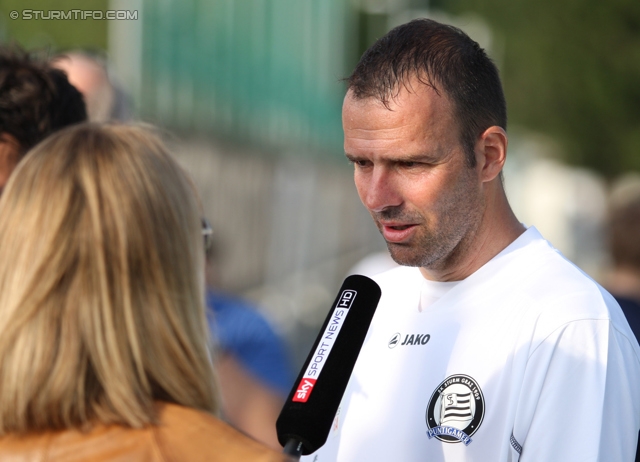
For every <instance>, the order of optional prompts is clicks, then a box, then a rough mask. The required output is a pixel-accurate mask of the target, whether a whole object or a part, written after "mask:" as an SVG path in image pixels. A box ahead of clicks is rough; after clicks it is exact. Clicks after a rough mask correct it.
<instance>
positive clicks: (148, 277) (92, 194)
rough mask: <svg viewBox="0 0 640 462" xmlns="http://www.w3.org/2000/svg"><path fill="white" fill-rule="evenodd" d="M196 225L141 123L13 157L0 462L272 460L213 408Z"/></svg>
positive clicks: (84, 128) (3, 264)
mask: <svg viewBox="0 0 640 462" xmlns="http://www.w3.org/2000/svg"><path fill="white" fill-rule="evenodd" d="M201 224H202V221H201V215H200V209H199V205H198V200H197V198H196V196H195V194H194V190H193V187H192V185H191V183H190V181H189V179H188V178H187V176H186V175H185V174H184V173H183V171H182V170H181V169H180V168H179V167H178V165H177V164H176V163H175V161H174V160H173V159H172V158H171V156H170V155H169V154H168V153H167V151H166V149H165V147H164V146H163V144H162V142H161V141H160V140H159V139H158V137H157V136H155V135H154V134H152V133H151V132H150V131H148V130H147V129H144V128H141V127H128V126H117V125H106V126H100V125H91V124H85V125H80V126H76V127H74V128H71V129H67V130H65V131H62V132H59V133H57V134H55V135H53V136H52V137H50V138H48V139H47V140H45V141H44V142H42V143H41V144H39V145H38V146H37V147H35V148H34V149H33V150H32V151H31V152H30V153H29V154H28V155H27V157H26V158H25V160H24V161H23V162H22V163H21V164H20V166H19V167H18V169H17V170H16V172H15V174H14V175H13V176H12V178H11V180H10V181H9V183H8V185H7V188H6V189H5V191H4V194H3V195H2V198H1V199H0V255H1V256H2V257H1V260H0V460H4V459H5V458H10V459H11V460H12V461H20V460H53V461H72V460H73V461H79V460H92V461H110V460H132V461H137V460H145V461H156V460H157V461H160V460H162V461H183V460H184V461H199V460H202V461H280V460H283V456H281V455H280V454H279V453H277V452H274V451H271V450H269V449H266V448H264V447H263V446H261V445H259V444H258V443H255V442H254V441H252V440H250V439H248V438H247V437H245V436H243V435H241V434H240V433H238V432H236V431H235V430H233V429H232V428H230V427H228V426H227V425H226V424H224V423H222V422H221V421H220V420H218V419H217V418H216V417H215V415H216V413H217V411H218V405H219V403H218V398H217V388H216V377H215V374H214V371H213V369H212V366H211V359H210V356H209V351H208V346H207V345H208V338H207V331H206V322H205V317H204V316H205V315H204V308H203V294H204V287H203V284H204V275H203V271H204V248H203V234H202V229H201V226H202V225H201Z"/></svg>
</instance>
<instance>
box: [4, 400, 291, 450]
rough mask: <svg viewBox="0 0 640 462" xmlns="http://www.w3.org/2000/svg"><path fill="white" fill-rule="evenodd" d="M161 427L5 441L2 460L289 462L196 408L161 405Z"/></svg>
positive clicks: (8, 438)
mask: <svg viewBox="0 0 640 462" xmlns="http://www.w3.org/2000/svg"><path fill="white" fill-rule="evenodd" d="M159 410H160V422H161V423H160V425H157V426H150V427H147V428H143V429H131V428H124V427H120V426H115V425H112V426H108V427H107V426H102V425H100V426H97V427H95V428H94V429H93V430H91V431H90V432H89V433H81V432H79V431H75V430H67V431H60V432H45V433H39V434H34V435H27V436H22V437H20V436H14V435H10V436H6V437H4V438H0V461H11V462H27V461H28V462H36V461H37V462H40V461H43V462H44V461H47V462H54V461H55V462H57V461H60V462H77V461H78V462H79V461H93V462H107V461H109V462H115V461H118V462H125V461H136V462H138V461H149V462H156V461H158V462H160V461H162V462H181V461H186V462H190V461H194V462H199V461H202V462H205V461H206V462H236V461H247V462H254V461H255V462H284V461H286V460H287V459H286V458H285V457H284V456H283V455H282V454H280V453H278V452H276V451H273V450H271V449H268V448H266V447H265V446H262V445H261V444H260V443H257V442H255V441H253V440H251V439H249V438H248V437H246V436H244V435H242V434H241V433H239V432H237V431H236V430H234V429H233V428H231V427H230V426H228V425H227V424H225V423H224V422H222V421H220V420H218V419H217V418H215V417H213V416H211V415H209V414H207V413H204V412H200V411H197V410H194V409H190V408H186V407H182V406H177V405H174V404H167V403H161V404H159Z"/></svg>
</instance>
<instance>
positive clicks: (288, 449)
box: [282, 438, 302, 460]
mask: <svg viewBox="0 0 640 462" xmlns="http://www.w3.org/2000/svg"><path fill="white" fill-rule="evenodd" d="M282 452H283V453H284V454H286V455H288V456H291V458H292V460H300V456H301V455H302V443H301V442H300V441H298V440H296V439H295V438H290V439H289V440H288V441H287V444H285V445H284V449H283V450H282Z"/></svg>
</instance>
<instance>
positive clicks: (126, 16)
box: [9, 10, 138, 21]
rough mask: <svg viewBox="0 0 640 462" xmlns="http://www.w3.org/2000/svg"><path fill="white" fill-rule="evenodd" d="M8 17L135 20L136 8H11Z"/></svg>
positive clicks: (41, 19) (49, 19)
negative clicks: (17, 9) (18, 9)
mask: <svg viewBox="0 0 640 462" xmlns="http://www.w3.org/2000/svg"><path fill="white" fill-rule="evenodd" d="M9 17H10V18H11V19H14V20H15V19H22V20H24V21H31V20H39V21H69V20H79V21H87V20H94V21H104V20H107V21H136V20H137V19H138V10H107V11H102V10H21V11H16V10H13V11H12V12H11V13H9Z"/></svg>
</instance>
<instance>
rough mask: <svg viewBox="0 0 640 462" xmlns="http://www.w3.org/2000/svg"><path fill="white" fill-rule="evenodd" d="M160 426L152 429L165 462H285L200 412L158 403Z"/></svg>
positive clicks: (219, 421)
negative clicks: (240, 461)
mask: <svg viewBox="0 0 640 462" xmlns="http://www.w3.org/2000/svg"><path fill="white" fill-rule="evenodd" d="M158 406H159V413H160V424H159V425H157V426H155V427H154V429H153V432H154V437H155V440H156V443H157V445H158V447H159V449H160V451H161V453H162V454H164V456H165V459H166V460H176V461H177V460H190V461H199V460H202V461H212V462H218V461H219V462H227V461H229V462H231V461H238V460H246V461H256V462H262V461H264V462H284V461H286V460H287V459H286V458H285V457H284V456H283V455H282V454H281V453H279V452H277V451H274V450H272V449H269V448H267V447H265V446H264V445H262V444H260V443H258V442H256V441H254V440H252V439H251V438H249V437H247V436H245V435H243V434H242V433H240V432H239V431H237V430H235V429H234V428H232V427H231V426H229V425H228V424H226V423H225V422H223V421H221V420H220V419H218V418H217V417H215V416H213V415H211V414H209V413H207V412H203V411H199V410H196V409H191V408H187V407H184V406H178V405H175V404H169V403H161V404H159V405H158Z"/></svg>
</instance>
